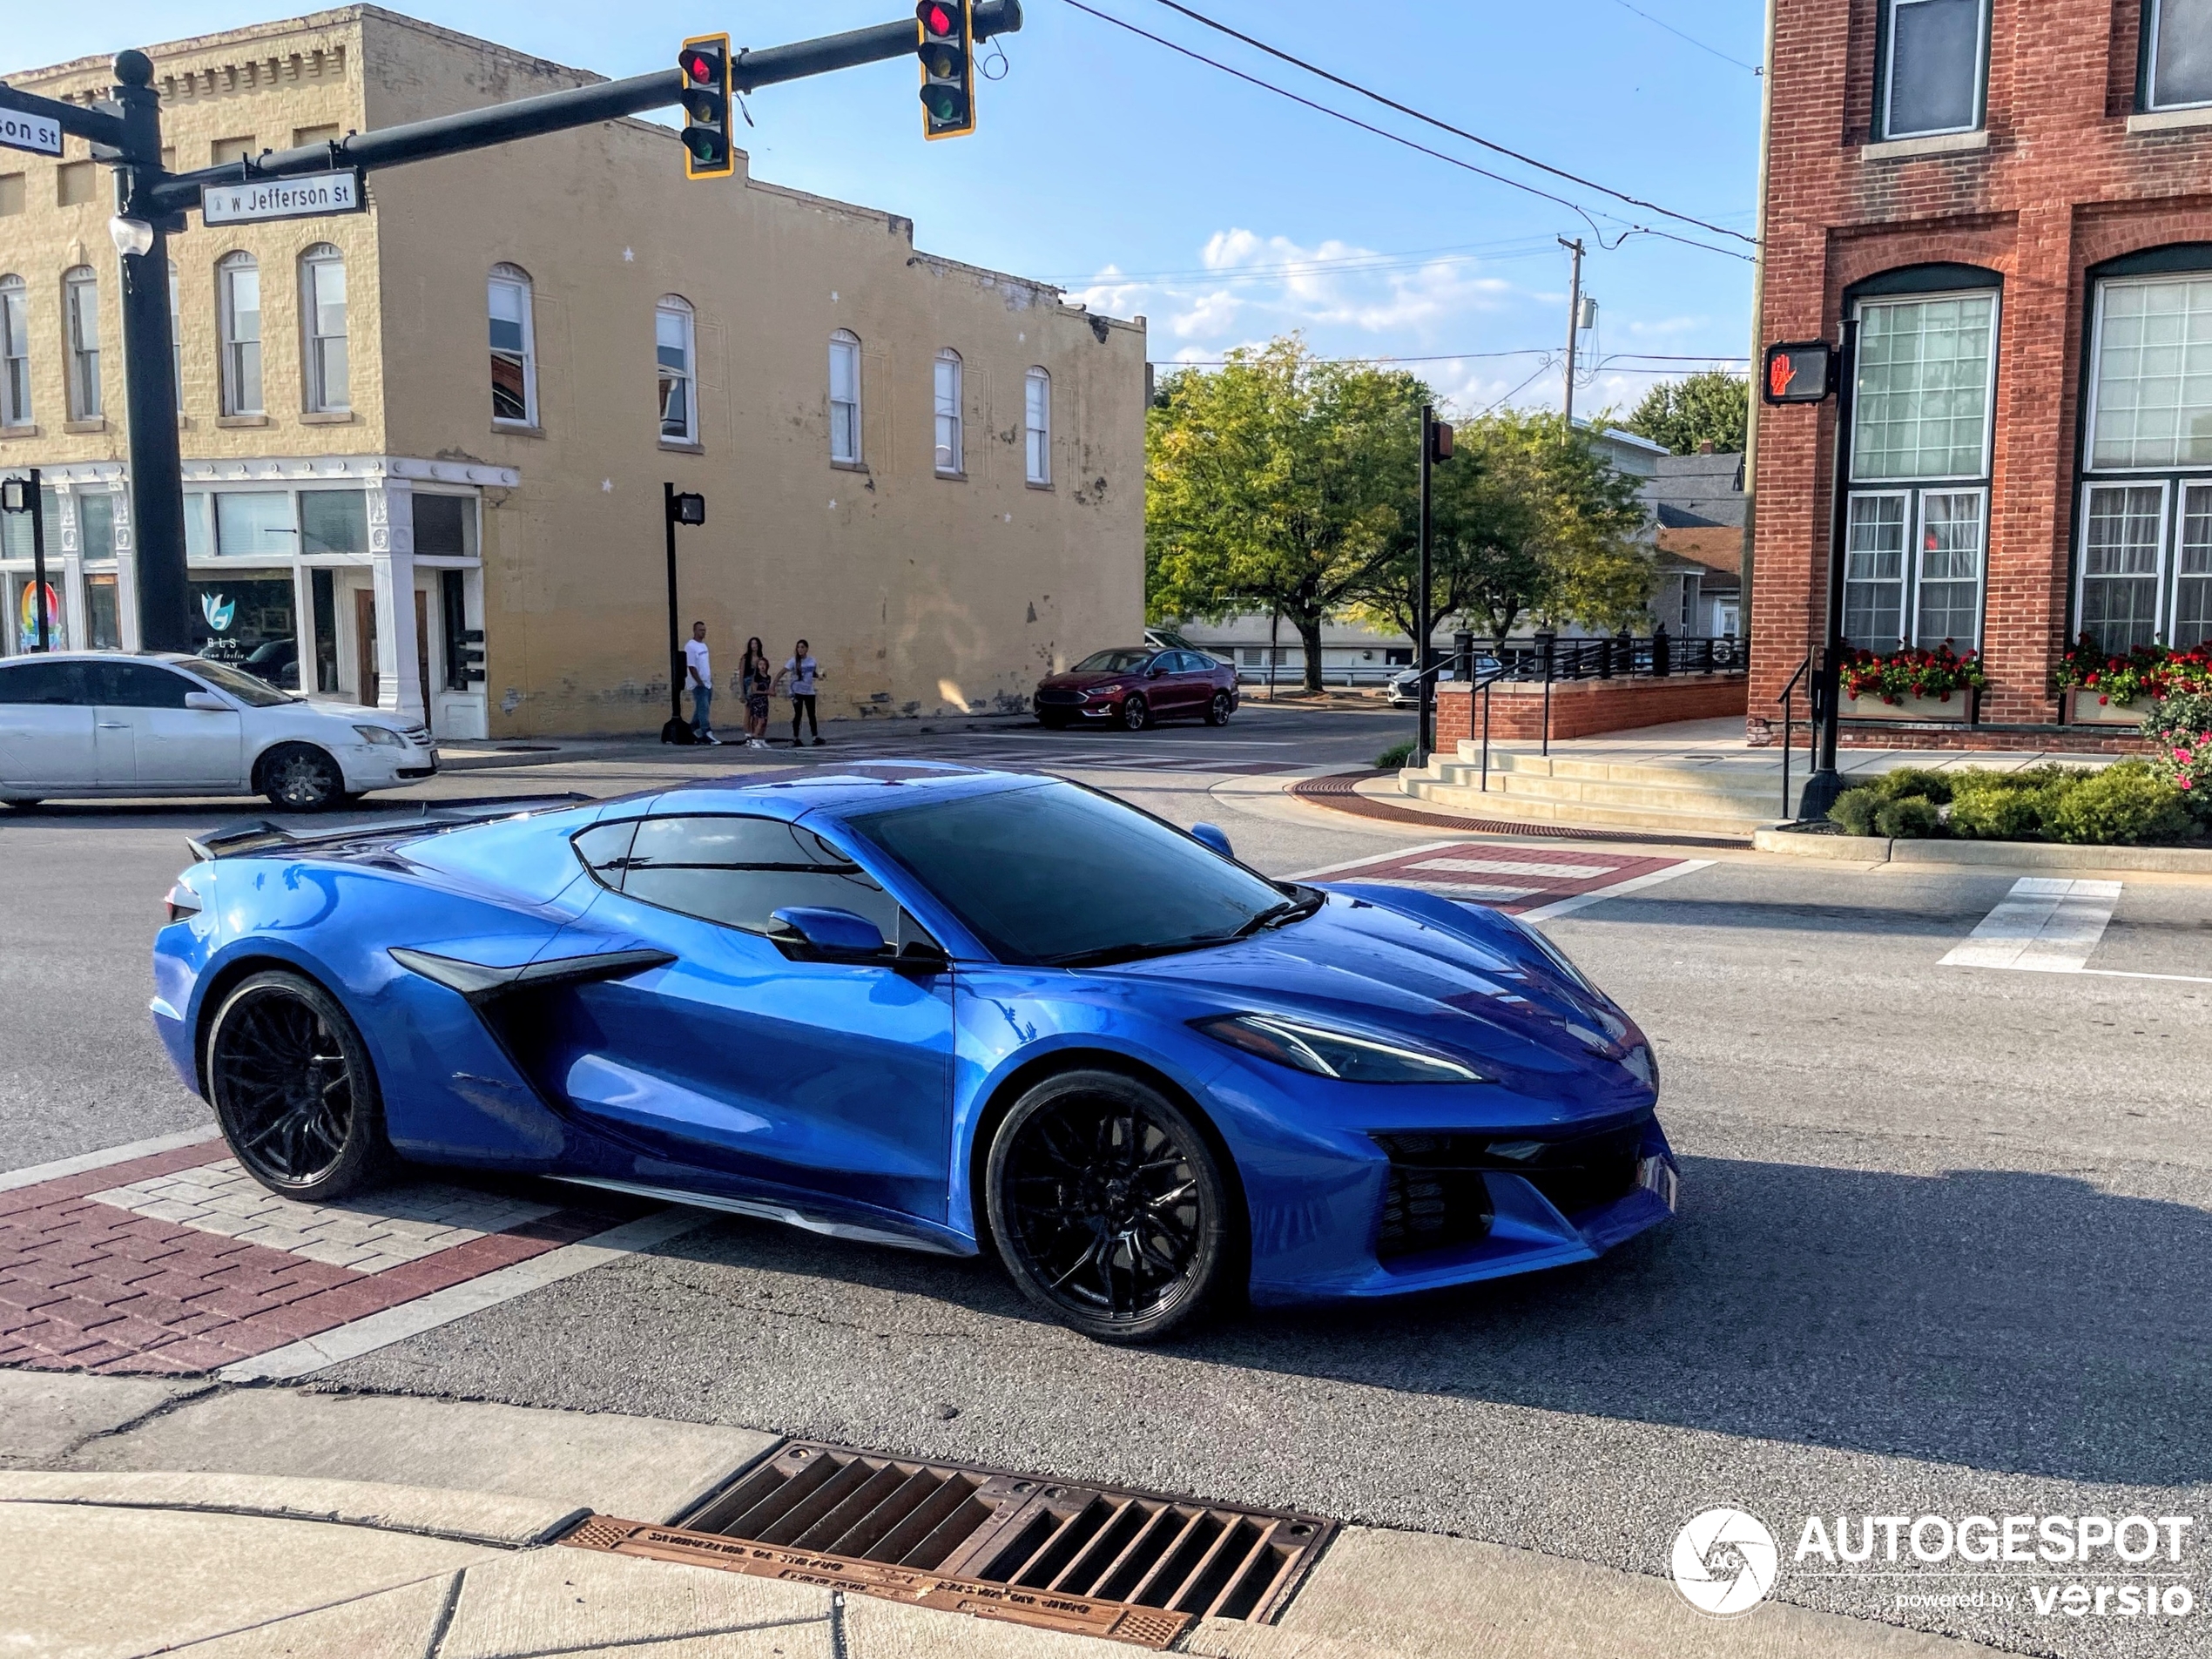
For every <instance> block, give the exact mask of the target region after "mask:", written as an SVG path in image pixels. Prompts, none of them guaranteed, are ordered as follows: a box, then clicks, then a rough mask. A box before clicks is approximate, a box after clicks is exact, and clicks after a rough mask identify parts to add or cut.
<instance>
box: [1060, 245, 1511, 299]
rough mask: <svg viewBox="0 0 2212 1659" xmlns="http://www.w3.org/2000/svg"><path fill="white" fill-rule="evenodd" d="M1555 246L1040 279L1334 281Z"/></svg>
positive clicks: (1454, 248)
mask: <svg viewBox="0 0 2212 1659" xmlns="http://www.w3.org/2000/svg"><path fill="white" fill-rule="evenodd" d="M1551 248H1552V241H1551V239H1550V238H1549V237H1548V236H1546V237H1533V236H1521V237H1515V238H1514V239H1512V240H1511V241H1506V242H1454V243H1451V244H1449V245H1447V246H1443V247H1433V248H1411V249H1408V250H1406V252H1404V253H1347V254H1344V255H1341V256H1339V257H1337V258H1333V259H1323V258H1315V259H1311V260H1283V261H1281V262H1279V263H1276V264H1269V265H1227V266H1217V265H1194V266H1183V267H1181V268H1179V269H1176V270H1168V271H1121V270H1110V271H1062V272H1058V273H1052V272H1047V273H1042V274H1041V275H1040V276H1039V277H1038V279H1037V280H1039V281H1042V282H1055V281H1067V282H1071V283H1075V282H1080V283H1082V284H1083V285H1085V286H1086V287H1116V286H1117V285H1123V284H1135V283H1145V282H1172V281H1178V280H1190V281H1198V280H1209V281H1219V282H1237V281H1243V280H1247V279H1250V278H1260V277H1297V276H1305V275H1309V274H1312V275H1324V276H1325V275H1332V274H1334V273H1339V272H1344V273H1350V274H1353V275H1358V274H1359V273H1364V272H1368V271H1392V270H1402V269H1413V268H1419V267H1421V266H1432V265H1468V264H1480V263H1482V262H1484V261H1486V260H1489V261H1503V260H1510V259H1518V258H1525V257H1527V256H1528V255H1531V254H1536V253H1550V252H1551Z"/></svg>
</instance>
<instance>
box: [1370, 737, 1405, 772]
mask: <svg viewBox="0 0 2212 1659" xmlns="http://www.w3.org/2000/svg"><path fill="white" fill-rule="evenodd" d="M1410 765H1413V745H1412V744H1411V743H1393V744H1392V745H1390V747H1389V748H1387V749H1386V750H1384V751H1383V752H1381V753H1380V754H1379V755H1377V756H1376V757H1375V769H1376V770H1377V771H1378V772H1396V771H1397V770H1398V769H1399V767H1400V766H1410Z"/></svg>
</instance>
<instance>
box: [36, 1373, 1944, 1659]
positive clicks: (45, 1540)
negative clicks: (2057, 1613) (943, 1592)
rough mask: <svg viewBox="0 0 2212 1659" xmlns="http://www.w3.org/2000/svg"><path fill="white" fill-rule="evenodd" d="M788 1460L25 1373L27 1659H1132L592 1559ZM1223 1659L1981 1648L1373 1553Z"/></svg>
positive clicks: (1368, 1543) (544, 1419)
mask: <svg viewBox="0 0 2212 1659" xmlns="http://www.w3.org/2000/svg"><path fill="white" fill-rule="evenodd" d="M777 1444H779V1441H778V1440H776V1438H775V1437H774V1436H772V1435H768V1434H763V1433H754V1432H752V1431H750V1430H745V1429H738V1428H721V1427H714V1426H706V1425H701V1424H691V1423H678V1422H664V1421H658V1420H651V1419H646V1418H637V1417H622V1416H615V1415H609V1414H593V1413H575V1412H550V1411H533V1410H525V1409H523V1408H521V1407H516V1406H499V1405H488V1404H468V1403H458V1402H451V1401H442V1400H429V1399H409V1398H397V1397H388V1396H369V1395H341V1394H320V1393H311V1392H307V1391H303V1390H293V1389H280V1388H246V1389H236V1388H225V1387H221V1386H214V1385H210V1384H206V1383H187V1382H179V1381H170V1380H165V1379H143V1378H133V1379H118V1378H101V1377H91V1376H84V1375H81V1374H54V1373H36V1372H0V1517H4V1519H5V1521H6V1522H7V1524H8V1525H9V1526H10V1528H11V1539H10V1542H11V1546H12V1548H11V1550H10V1571H9V1573H8V1575H6V1577H5V1579H4V1580H0V1630H5V1631H7V1632H8V1633H9V1635H10V1651H11V1652H16V1651H21V1652H25V1653H31V1654H38V1655H57V1656H72V1659H74V1656H85V1659H95V1656H98V1659H107V1656H117V1659H120V1656H124V1655H127V1654H138V1653H144V1652H147V1651H149V1650H152V1649H165V1648H174V1647H178V1646H181V1645H184V1644H187V1643H189V1644H192V1650H193V1651H194V1652H196V1653H203V1654H206V1655H208V1656H210V1659H275V1656H280V1655H320V1654H332V1655H344V1656H347V1659H354V1656H361V1659H382V1656H386V1655H390V1656H394V1659H401V1656H404V1659H419V1656H422V1655H426V1654H433V1655H435V1656H437V1659H517V1656H525V1655H546V1654H552V1653H560V1654H563V1655H604V1656H615V1655H635V1656H637V1659H645V1656H648V1655H650V1656H654V1659H709V1656H713V1659H725V1656H738V1659H752V1656H761V1659H768V1656H787V1659H815V1656H819V1659H894V1656H920V1659H955V1656H958V1659H1125V1656H1128V1655H1129V1654H1130V1653H1132V1652H1136V1651H1142V1650H1143V1649H1142V1648H1141V1647H1136V1646H1133V1645H1132V1644H1130V1643H1129V1642H1119V1641H1109V1640H1103V1639H1100V1638H1097V1637H1093V1636H1087V1635H1069V1634H1064V1633H1061V1632H1057V1631H1047V1630H1042V1629H1035V1628H1031V1627H1028V1626H1023V1625H1017V1624H1013V1623H1008V1622H998V1621H996V1620H994V1619H990V1618H988V1617H977V1616H970V1615H967V1614H964V1613H961V1612H956V1611H948V1610H941V1609H940V1608H934V1607H922V1606H916V1605H912V1604H909V1603H906V1602H899V1601H894V1600H887V1599H883V1598H881V1597H879V1596H874V1595H859V1594H853V1593H849V1592H847V1591H844V1590H840V1589H839V1588H834V1587H833V1586H831V1585H825V1584H821V1583H806V1582H794V1581H779V1580H776V1579H769V1578H759V1577H752V1576H748V1575H742V1574H738V1573H734V1572H721V1571H718V1570H714V1569H711V1568H699V1567H689V1566H680V1565H674V1564H671V1563H667V1562H662V1561H647V1560H641V1559H637V1558H634V1557H630V1556H624V1555H618V1554H604V1553H599V1552H597V1551H593V1550H590V1549H585V1548H572V1547H570V1546H569V1545H566V1544H563V1543H561V1542H560V1541H559V1540H561V1539H562V1538H563V1536H564V1535H566V1534H569V1533H570V1531H571V1530H572V1529H573V1528H574V1527H576V1526H577V1524H578V1523H579V1522H580V1521H583V1518H584V1517H585V1516H586V1515H587V1514H591V1513H594V1512H597V1513H600V1514H616V1515H622V1516H625V1517H628V1518H631V1519H633V1520H643V1521H665V1520H668V1519H671V1518H672V1517H673V1516H675V1515H677V1514H681V1513H683V1512H684V1511H685V1510H686V1509H687V1508H688V1507H690V1506H691V1504H693V1503H695V1502H696V1501H698V1499H699V1498H700V1497H701V1496H702V1495H704V1494H705V1493H706V1492H708V1491H710V1490H711V1489H713V1488H714V1487H717V1486H718V1485H720V1484H721V1483H722V1482H723V1481H724V1480H726V1478H727V1477H728V1476H729V1475H730V1474H733V1473H734V1472H735V1471H737V1470H738V1469H739V1468H741V1467H745V1466H746V1465H747V1464H749V1463H751V1462H752V1461H754V1460H757V1459H759V1457H760V1456H761V1455H763V1454H764V1453H766V1452H768V1451H769V1450H771V1449H772V1447H774V1446H776V1445H777ZM1179 1650H1180V1651H1184V1652H1188V1653H1196V1654H1203V1655H1207V1656H1212V1659H1445V1656H1452V1659H1459V1656H1468V1659H1505V1656H1507V1655H1513V1656H1544V1659H1553V1656H1556V1659H1673V1656H1678V1655H1682V1654H1689V1653H1696V1654H1698V1655H1700V1656H1710V1659H1967V1656H1971V1655H1973V1654H1976V1653H1983V1652H1987V1651H1988V1649H1981V1648H1978V1647H1976V1646H1973V1644H1970V1643H1966V1642H1956V1641H1949V1640H1946V1639H1943V1638H1939V1637H1934V1636H1927V1635H1916V1634H1913V1633H1912V1632H1908V1631H1904V1630H1899V1629H1892V1628H1891V1627H1888V1626H1885V1625H1880V1624H1873V1623H1867V1622H1860V1621H1858V1620H1853V1619H1847V1618H1842V1617H1838V1616H1837V1615H1831V1614H1823V1613H1813V1612H1809V1611H1807V1610H1805V1609H1803V1608H1795V1607H1791V1606H1787V1605H1784V1604H1780V1603H1770V1604H1769V1605H1767V1606H1765V1607H1763V1608H1759V1609H1758V1610H1757V1611H1756V1612H1755V1613H1752V1614H1750V1615H1747V1616H1745V1617H1743V1618H1740V1619H1737V1620H1733V1621H1730V1622H1716V1621H1712V1620H1708V1619H1705V1618H1703V1617H1701V1616H1700V1615H1697V1614H1695V1613H1693V1612H1691V1611H1690V1610H1689V1608H1688V1607H1687V1606H1686V1605H1684V1604H1683V1602H1682V1601H1681V1600H1680V1599H1679V1598H1678V1597H1677V1596H1676V1594H1675V1592H1674V1590H1673V1588H1672V1587H1671V1586H1670V1585H1669V1584H1668V1583H1666V1582H1665V1581H1662V1580H1661V1579H1658V1578H1653V1577H1645V1576H1642V1575H1635V1574H1629V1573H1622V1572H1618V1571H1615V1570H1613V1569H1610V1568H1598V1567H1592V1566H1588V1565H1586V1564H1583V1563H1579V1562H1574V1561H1561V1560H1556V1559H1554V1558H1552V1557H1548V1556H1543V1555H1537V1554H1531V1553H1528V1552H1526V1551H1520V1550H1513V1549H1507V1548H1501V1547H1499V1546H1496V1545H1492V1544H1483V1543H1477V1542H1473V1541H1467V1540H1463V1539H1454V1538H1446V1537H1439V1536H1433V1535H1428V1534H1407V1533H1394V1532H1386V1531H1380V1530H1376V1529H1372V1528H1366V1527H1346V1528H1345V1529H1344V1530H1343V1531H1342V1532H1341V1533H1339V1535H1338V1537H1337V1539H1336V1541H1335V1542H1334V1543H1333V1544H1332V1546H1331V1548H1330V1549H1329V1552H1328V1554H1326V1555H1325V1557H1324V1558H1323V1559H1322V1561H1320V1563H1319V1564H1318V1566H1317V1567H1316V1568H1315V1569H1314V1571H1313V1574H1312V1577H1311V1578H1310V1579H1308V1580H1307V1581H1306V1582H1305V1586H1304V1588H1301V1589H1300V1590H1299V1591H1298V1595H1297V1596H1296V1597H1295V1598H1294V1599H1293V1601H1292V1602H1291V1605H1290V1608H1289V1609H1288V1611H1287V1612H1286V1613H1285V1615H1283V1617H1282V1619H1281V1620H1280V1622H1278V1623H1276V1624H1274V1625H1271V1626H1267V1625H1252V1624H1246V1623H1243V1622H1236V1621H1230V1620H1221V1619H1209V1620H1206V1621H1204V1622H1202V1623H1201V1624H1199V1625H1198V1626H1197V1627H1196V1628H1195V1629H1192V1630H1191V1631H1190V1633H1189V1634H1188V1635H1185V1636H1184V1638H1183V1640H1182V1642H1181V1643H1180V1644H1179Z"/></svg>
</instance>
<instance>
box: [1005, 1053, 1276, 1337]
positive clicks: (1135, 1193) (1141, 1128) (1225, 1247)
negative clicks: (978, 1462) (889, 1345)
mask: <svg viewBox="0 0 2212 1659" xmlns="http://www.w3.org/2000/svg"><path fill="white" fill-rule="evenodd" d="M984 1180H985V1191H986V1194H987V1196H988V1206H989V1211H990V1223H991V1236H992V1238H993V1240H994V1241H995V1243H996V1244H997V1246H998V1251H999V1256H1000V1258H1001V1260H1003V1261H1004V1262H1005V1263H1006V1266H1007V1271H1008V1272H1009V1273H1010V1274H1012V1275H1013V1278H1014V1282H1015V1285H1018V1286H1019V1287H1020V1288H1021V1291H1022V1294H1023V1295H1024V1296H1027V1297H1028V1298H1029V1299H1030V1300H1031V1301H1032V1302H1035V1304H1036V1305H1038V1306H1039V1307H1041V1308H1042V1309H1044V1310H1045V1311H1046V1312H1049V1313H1050V1314H1051V1315H1052V1316H1053V1317H1054V1318H1056V1319H1058V1320H1060V1321H1061V1322H1062V1324H1065V1325H1069V1326H1071V1327H1073V1328H1074V1329H1075V1330H1077V1331H1080V1332H1082V1334H1083V1335H1085V1336H1087V1337H1090V1338H1092V1339H1096V1340H1097V1341H1100V1342H1131V1343H1133V1342H1152V1341H1157V1339H1160V1338H1161V1337H1163V1336H1165V1335H1167V1334H1168V1332H1170V1331H1173V1330H1175V1329H1176V1328H1177V1326H1179V1325H1183V1324H1184V1322H1185V1321H1186V1320H1188V1319H1190V1318H1192V1317H1193V1316H1195V1315H1196V1314H1197V1313H1198V1312H1201V1311H1202V1310H1203V1309H1204V1308H1205V1307H1206V1306H1207V1305H1209V1304H1210V1303H1211V1302H1213V1301H1214V1300H1215V1299H1216V1298H1217V1296H1219V1295H1221V1294H1222V1293H1223V1292H1224V1291H1225V1290H1227V1289H1228V1288H1230V1287H1229V1286H1228V1285H1226V1283H1225V1281H1226V1280H1227V1279H1228V1278H1229V1277H1230V1270H1231V1264H1233V1263H1234V1262H1236V1261H1237V1260H1238V1259H1240V1258H1239V1257H1238V1252H1237V1251H1236V1249H1235V1248H1234V1246H1235V1242H1236V1240H1235V1224H1234V1223H1233V1221H1232V1219H1231V1207H1230V1201H1229V1193H1228V1189H1227V1187H1226V1185H1225V1184H1224V1182H1223V1179H1222V1174H1221V1170H1220V1168H1219V1166H1218V1165H1217V1163H1216V1162H1215V1158H1214V1154H1213V1151H1212V1150H1211V1147H1210V1146H1209V1145H1208V1143H1207V1141H1206V1138H1205V1136H1204V1135H1202V1134H1201V1133H1200V1132H1199V1130H1198V1128H1197V1125H1196V1124H1195V1123H1192V1122H1191V1121H1190V1117H1189V1116H1187V1115H1185V1114H1184V1111H1183V1110H1182V1109H1180V1108H1179V1107H1177V1105H1176V1104H1175V1103H1173V1102H1172V1101H1170V1100H1169V1099H1168V1097H1167V1096H1164V1095H1163V1094H1162V1093H1161V1092H1160V1091H1159V1090H1158V1089H1154V1088H1152V1087H1151V1086H1150V1085H1149V1084H1147V1083H1143V1082H1139V1081H1138V1080H1137V1079H1136V1078H1134V1077H1130V1076H1123V1074H1122V1073H1120V1072H1115V1071H1067V1072H1062V1073H1061V1074H1060V1075H1059V1076H1055V1077H1048V1078H1046V1079H1045V1080H1044V1081H1043V1082H1040V1083H1038V1084H1037V1085H1036V1086H1035V1087H1034V1088H1033V1089H1030V1090H1029V1091H1028V1093H1027V1094H1025V1095H1024V1096H1022V1098H1021V1099H1020V1100H1019V1101H1017V1102H1015V1105H1014V1109H1013V1110H1012V1111H1010V1112H1008V1114H1007V1116H1006V1118H1005V1121H1004V1122H1003V1123H1001V1124H1000V1125H999V1128H998V1132H997V1134H996V1135H995V1136H993V1137H992V1140H991V1155H990V1160H989V1163H988V1168H987V1170H986V1173H985V1177H984Z"/></svg>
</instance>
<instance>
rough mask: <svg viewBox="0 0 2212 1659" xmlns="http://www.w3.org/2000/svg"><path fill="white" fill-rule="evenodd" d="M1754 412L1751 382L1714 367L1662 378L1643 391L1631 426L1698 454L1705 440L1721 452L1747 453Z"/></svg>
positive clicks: (1672, 446)
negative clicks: (1748, 428)
mask: <svg viewBox="0 0 2212 1659" xmlns="http://www.w3.org/2000/svg"><path fill="white" fill-rule="evenodd" d="M1750 416H1751V388H1750V382H1749V381H1745V380H1743V379H1742V378H1741V377H1739V376H1737V375H1735V374H1729V373H1727V372H1726V371H1725V370H1723V369H1717V368H1715V369H1708V370H1705V371H1704V372H1703V373H1701V374H1691V375H1689V376H1688V377H1686V378H1685V379H1683V380H1678V381H1660V382H1659V384H1658V385H1656V386H1655V387H1653V388H1651V389H1650V390H1649V392H1646V393H1645V394H1644V395H1643V401H1642V402H1641V403H1639V404H1637V405H1636V407H1635V413H1634V414H1632V415H1629V418H1628V421H1627V422H1626V425H1627V427H1628V429H1629V431H1631V432H1633V433H1635V435H1637V436H1638V437H1640V438H1649V439H1650V440H1651V441H1652V442H1654V443H1663V444H1665V445H1666V446H1667V448H1669V450H1670V451H1671V452H1673V453H1674V454H1676V455H1695V454H1696V453H1697V447H1698V445H1700V444H1701V443H1706V442H1710V443H1711V444H1712V446H1713V448H1714V449H1715V450H1716V452H1717V453H1719V454H1722V455H1741V454H1743V434H1744V429H1745V428H1746V426H1747V424H1748V423H1749V421H1750Z"/></svg>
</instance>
